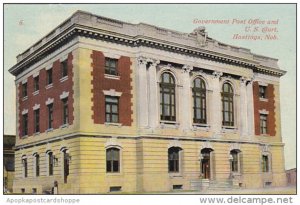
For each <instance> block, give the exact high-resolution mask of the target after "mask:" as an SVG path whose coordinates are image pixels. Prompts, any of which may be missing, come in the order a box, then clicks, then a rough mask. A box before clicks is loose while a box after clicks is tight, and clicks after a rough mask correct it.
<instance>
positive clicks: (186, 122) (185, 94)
mask: <svg viewBox="0 0 300 205" xmlns="http://www.w3.org/2000/svg"><path fill="white" fill-rule="evenodd" d="M192 70H193V67H192V66H189V65H184V66H183V67H182V72H181V73H182V85H183V88H182V95H181V96H180V98H181V109H179V110H180V112H181V120H180V122H181V123H180V124H181V127H182V130H183V131H188V130H189V129H190V128H191V124H192V116H191V80H190V72H191V71H192Z"/></svg>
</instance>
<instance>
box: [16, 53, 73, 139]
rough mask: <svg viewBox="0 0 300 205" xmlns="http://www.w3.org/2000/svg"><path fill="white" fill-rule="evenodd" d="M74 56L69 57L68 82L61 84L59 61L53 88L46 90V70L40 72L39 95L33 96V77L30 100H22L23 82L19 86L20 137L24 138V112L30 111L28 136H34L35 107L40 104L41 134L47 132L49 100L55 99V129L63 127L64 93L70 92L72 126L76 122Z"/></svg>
mask: <svg viewBox="0 0 300 205" xmlns="http://www.w3.org/2000/svg"><path fill="white" fill-rule="evenodd" d="M72 60H73V55H72V53H70V54H69V55H68V80H66V81H63V82H60V78H61V67H60V61H59V60H57V61H55V62H54V63H53V67H52V76H53V87H52V88H49V89H46V85H47V80H46V79H47V76H46V75H47V72H46V70H45V68H43V69H41V70H40V72H39V94H37V95H35V96H34V95H33V92H34V78H33V76H30V77H28V79H27V93H28V99H27V100H24V101H23V100H22V99H23V96H22V82H20V83H19V84H18V89H19V96H18V99H19V109H18V111H19V136H21V137H22V129H23V128H22V111H23V109H28V136H31V135H33V134H34V111H33V106H34V105H35V104H40V133H43V132H45V131H46V130H47V129H48V109H47V105H46V101H47V99H48V98H53V99H54V103H53V128H54V129H57V128H59V127H60V126H61V125H62V103H61V99H60V97H59V96H60V95H61V94H62V92H63V91H66V92H69V96H68V109H69V124H70V125H71V124H72V123H73V120H74V115H73V111H74V107H73V103H74V99H73V65H72Z"/></svg>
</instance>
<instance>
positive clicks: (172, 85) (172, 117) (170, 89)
mask: <svg viewBox="0 0 300 205" xmlns="http://www.w3.org/2000/svg"><path fill="white" fill-rule="evenodd" d="M164 75H169V76H168V81H169V82H164ZM159 86H160V120H162V121H170V122H176V81H175V77H174V76H173V74H171V73H169V72H164V73H162V74H161V80H160V84H159ZM165 96H167V98H168V100H169V103H168V104H167V103H166V102H165ZM172 99H173V100H172ZM172 101H174V102H173V103H172ZM165 108H167V110H168V112H169V115H167V114H166V113H165ZM172 109H173V111H174V113H173V111H172Z"/></svg>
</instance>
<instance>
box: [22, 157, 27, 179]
mask: <svg viewBox="0 0 300 205" xmlns="http://www.w3.org/2000/svg"><path fill="white" fill-rule="evenodd" d="M22 168H23V170H22V171H23V177H24V178H27V176H28V163H27V156H26V155H23V156H22Z"/></svg>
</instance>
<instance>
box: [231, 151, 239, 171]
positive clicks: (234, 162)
mask: <svg viewBox="0 0 300 205" xmlns="http://www.w3.org/2000/svg"><path fill="white" fill-rule="evenodd" d="M239 153H240V150H237V149H234V150H231V151H230V156H231V172H240V154H239Z"/></svg>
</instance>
